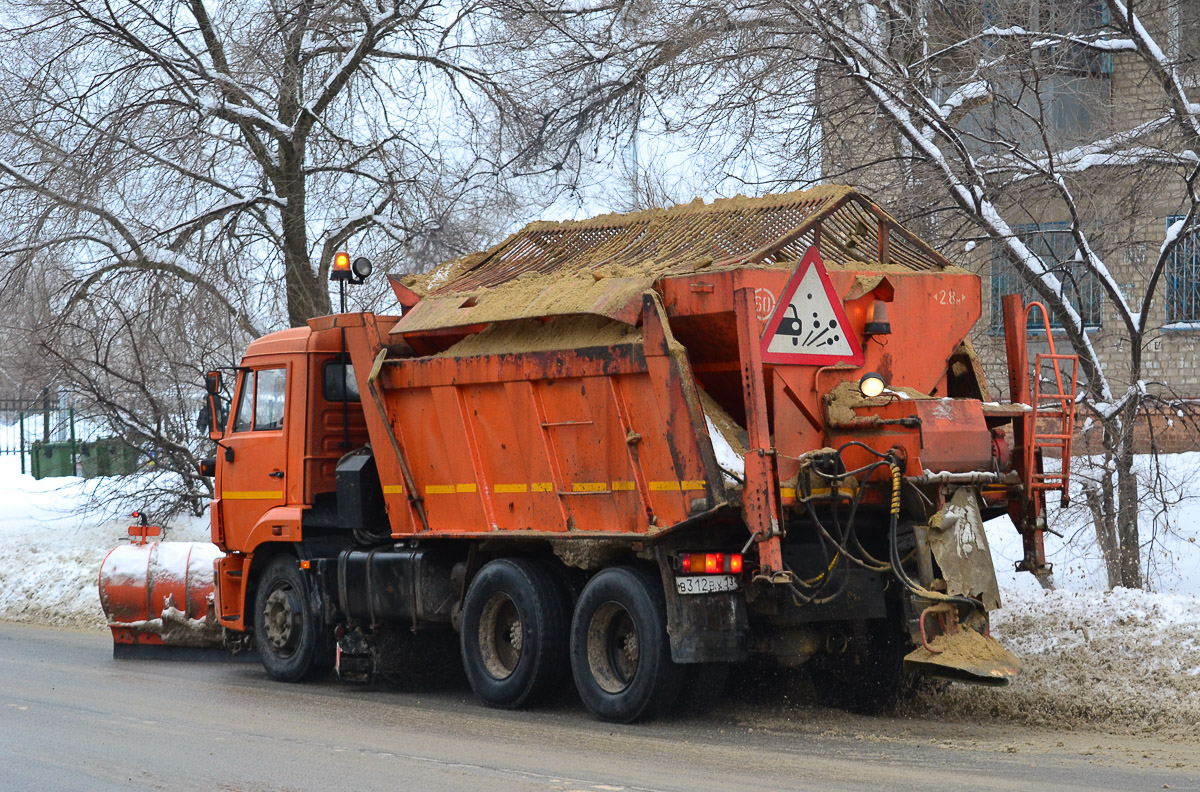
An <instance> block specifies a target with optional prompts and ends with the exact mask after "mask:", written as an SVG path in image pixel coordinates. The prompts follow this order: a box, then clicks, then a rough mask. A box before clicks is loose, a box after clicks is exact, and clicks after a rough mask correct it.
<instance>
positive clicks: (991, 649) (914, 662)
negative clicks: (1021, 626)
mask: <svg viewBox="0 0 1200 792" xmlns="http://www.w3.org/2000/svg"><path fill="white" fill-rule="evenodd" d="M904 668H905V669H906V670H908V671H919V672H921V673H924V674H929V675H930V676H939V677H944V678H946V679H953V680H955V681H957V682H967V683H969V684H973V685H988V686H991V687H1001V686H1003V685H1007V684H1008V683H1009V682H1010V681H1011V680H1012V679H1013V677H1015V676H1016V675H1017V674H1019V673H1021V661H1020V660H1019V659H1017V656H1016V655H1014V654H1013V653H1012V652H1010V651H1008V650H1007V649H1005V648H1004V647H1003V646H1001V645H1000V642H999V641H997V640H996V639H995V638H991V637H989V636H986V635H982V634H980V633H978V632H976V631H975V630H972V629H969V628H960V629H957V630H955V631H954V632H951V633H945V634H942V635H939V636H937V637H936V638H934V639H933V640H932V641H930V642H929V643H928V645H927V646H918V647H917V648H916V649H914V650H913V651H911V652H909V653H908V654H907V655H906V656H905V658H904Z"/></svg>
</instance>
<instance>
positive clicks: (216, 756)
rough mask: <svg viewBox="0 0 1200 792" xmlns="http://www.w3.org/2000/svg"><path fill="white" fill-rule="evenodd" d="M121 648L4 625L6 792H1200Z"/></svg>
mask: <svg viewBox="0 0 1200 792" xmlns="http://www.w3.org/2000/svg"><path fill="white" fill-rule="evenodd" d="M110 646H111V645H110V643H109V640H108V637H107V635H106V634H102V633H83V632H72V631H65V630H55V629H49V628H37V627H28V626H22V625H16V624H12V623H4V622H0V790H2V791H3V792H19V791H20V790H38V792H44V791H45V790H62V791H63V792H69V791H72V790H86V791H87V792H106V791H107V790H122V791H124V790H143V789H150V790H160V789H161V790H220V791H221V792H268V791H269V792H285V791H286V792H292V791H294V790H295V791H299V790H352V791H360V790H361V791H362V792H366V791H367V790H388V791H389V792H392V791H393V790H471V791H472V792H480V791H484V792H492V790H495V791H496V792H507V791H508V790H513V792H517V791H518V790H519V791H521V792H542V791H543V790H563V791H566V792H576V791H581V790H588V791H589V792H619V790H637V791H641V790H688V791H691V790H705V791H706V792H707V791H708V790H713V791H714V792H716V791H718V790H742V789H745V790H750V789H753V790H756V791H757V790H774V789H779V790H809V789H813V790H872V791H873V792H878V790H893V789H895V790H899V789H913V790H917V789H919V790H923V791H928V790H946V791H951V790H965V789H970V790H1004V791H1005V792H1010V791H1011V790H1022V789H1031V790H1143V789H1144V790H1150V789H1164V788H1169V789H1200V742H1197V743H1192V742H1187V741H1183V742H1179V741H1178V740H1176V741H1173V742H1169V743H1164V742H1162V741H1159V740H1156V739H1155V738H1154V736H1153V735H1150V736H1138V737H1129V736H1121V735H1104V734H1098V733H1063V732H1038V731H1030V730H1029V729H1026V728H1019V727H1015V726H1011V725H1009V726H1004V725H994V724H989V725H978V724H969V723H968V724H945V723H938V722H927V721H921V720H904V719H898V718H861V717H854V716H849V715H845V714H842V713H838V712H833V711H829V710H823V709H819V708H810V707H804V706H798V705H782V704H775V703H773V702H771V701H769V700H768V701H765V702H764V701H763V696H762V694H761V693H756V694H754V695H751V696H747V695H739V694H738V692H737V691H734V692H733V695H732V696H731V700H730V702H729V703H727V704H724V705H722V706H721V707H720V708H719V709H718V710H717V711H716V712H715V713H713V714H710V715H707V716H704V717H700V718H690V719H675V720H669V721H664V722H657V723H651V724H648V725H640V726H612V725H608V724H601V723H597V722H595V721H593V720H591V718H590V716H589V715H588V714H587V712H586V711H584V710H583V709H582V707H581V706H580V705H579V703H578V702H577V701H575V700H573V699H570V698H567V699H564V701H562V702H560V703H559V704H558V705H556V706H554V707H552V708H550V709H548V710H542V711H536V712H516V713H514V712H501V711H495V710H489V709H486V708H484V707H483V706H481V705H480V704H478V703H477V702H476V701H475V700H474V698H472V696H471V694H470V692H469V691H468V690H463V689H461V688H458V689H451V690H448V691H443V692H439V693H435V694H421V695H418V694H411V693H407V694H406V693H399V692H388V691H379V690H367V689H363V688H357V687H352V686H348V685H345V684H342V683H339V682H336V681H334V680H326V681H321V682H316V683H309V684H303V685H284V684H279V683H275V682H272V681H271V680H269V679H268V678H267V677H266V675H265V673H264V672H263V671H262V669H261V668H260V667H259V666H258V665H256V664H245V663H211V662H209V663H204V662H180V661H146V660H120V661H118V660H113V659H112V657H111V650H110Z"/></svg>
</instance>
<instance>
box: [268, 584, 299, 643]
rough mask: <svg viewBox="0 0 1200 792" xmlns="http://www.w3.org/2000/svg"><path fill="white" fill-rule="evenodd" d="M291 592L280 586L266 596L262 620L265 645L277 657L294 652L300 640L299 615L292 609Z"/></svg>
mask: <svg viewBox="0 0 1200 792" xmlns="http://www.w3.org/2000/svg"><path fill="white" fill-rule="evenodd" d="M290 594H291V591H290V589H289V588H288V587H287V586H280V587H278V588H276V589H275V590H274V591H272V592H271V593H270V594H269V595H268V596H267V601H266V604H265V605H264V606H263V612H262V619H263V627H264V632H265V633H266V636H267V643H268V644H270V646H271V649H272V650H273V651H274V652H275V653H276V654H279V655H287V654H291V653H292V652H293V651H295V648H296V643H297V642H298V641H299V638H300V614H299V613H298V612H297V611H296V609H295V608H294V607H293V603H292V597H291V596H290Z"/></svg>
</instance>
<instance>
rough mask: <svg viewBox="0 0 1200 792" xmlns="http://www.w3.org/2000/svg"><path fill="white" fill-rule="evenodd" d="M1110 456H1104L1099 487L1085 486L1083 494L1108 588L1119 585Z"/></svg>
mask: <svg viewBox="0 0 1200 792" xmlns="http://www.w3.org/2000/svg"><path fill="white" fill-rule="evenodd" d="M1111 462H1112V457H1111V456H1109V455H1107V454H1106V455H1105V457H1104V463H1105V464H1104V474H1103V475H1104V480H1102V481H1101V483H1100V489H1099V490H1097V489H1096V488H1095V487H1090V486H1089V487H1085V488H1084V490H1083V496H1084V497H1085V498H1086V499H1087V503H1088V509H1090V510H1091V512H1092V524H1093V525H1094V526H1095V529H1096V542H1097V543H1098V544H1099V545H1100V554H1101V555H1102V556H1103V558H1104V571H1105V573H1106V576H1107V578H1108V588H1110V589H1113V588H1116V587H1117V586H1119V585H1121V560H1120V544H1119V543H1118V542H1117V526H1116V520H1115V519H1114V517H1115V516H1116V515H1115V510H1114V509H1113V497H1112V496H1113V485H1112V475H1111V474H1110V473H1109V469H1110V467H1111Z"/></svg>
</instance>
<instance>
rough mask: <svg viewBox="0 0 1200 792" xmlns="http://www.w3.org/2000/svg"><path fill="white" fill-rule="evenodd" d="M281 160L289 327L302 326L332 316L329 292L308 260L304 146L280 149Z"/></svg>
mask: <svg viewBox="0 0 1200 792" xmlns="http://www.w3.org/2000/svg"><path fill="white" fill-rule="evenodd" d="M297 149H298V150H297ZM280 160H281V167H280V172H281V174H282V178H281V180H280V181H281V186H282V187H283V190H282V191H281V192H282V194H283V196H284V197H286V199H287V203H286V204H285V205H284V207H283V217H282V226H283V272H284V279H285V281H284V282H285V285H286V287H287V313H288V324H289V325H290V326H292V327H302V326H303V325H304V323H305V322H307V321H308V320H309V319H311V318H313V317H314V316H324V315H325V314H328V313H330V310H331V309H330V304H329V289H328V288H327V286H326V284H325V283H323V282H321V281H320V280H319V279H318V277H317V275H316V273H315V272H314V271H313V266H312V263H311V262H310V261H309V255H308V226H307V224H306V223H305V198H306V192H305V181H304V148H303V146H290V145H289V146H280Z"/></svg>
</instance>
